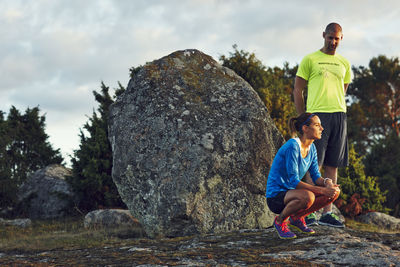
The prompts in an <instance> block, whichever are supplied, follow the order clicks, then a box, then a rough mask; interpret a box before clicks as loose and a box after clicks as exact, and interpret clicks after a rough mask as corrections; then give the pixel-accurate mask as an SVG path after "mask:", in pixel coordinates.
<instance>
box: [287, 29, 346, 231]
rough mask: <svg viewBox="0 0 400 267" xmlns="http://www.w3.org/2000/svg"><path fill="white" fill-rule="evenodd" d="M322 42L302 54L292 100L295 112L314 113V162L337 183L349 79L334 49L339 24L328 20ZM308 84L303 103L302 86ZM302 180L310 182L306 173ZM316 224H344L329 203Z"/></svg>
mask: <svg viewBox="0 0 400 267" xmlns="http://www.w3.org/2000/svg"><path fill="white" fill-rule="evenodd" d="M322 37H323V38H324V46H323V47H322V48H321V49H320V50H318V51H316V52H314V53H311V54H309V55H307V56H305V57H304V58H303V60H302V61H301V63H300V65H299V68H298V71H297V73H296V79H295V83H294V91H293V94H294V103H295V106H296V111H297V113H298V114H302V113H304V112H309V113H313V114H316V115H317V116H318V117H319V118H320V119H321V123H322V127H323V128H324V132H323V134H322V138H321V139H320V140H316V141H315V142H314V144H315V146H316V148H317V154H318V165H319V167H320V168H321V167H322V166H323V169H324V176H325V177H329V178H331V179H332V181H333V183H334V184H336V183H337V169H338V167H344V166H347V165H348V144H347V118H346V101H345V95H346V90H347V87H348V85H349V83H350V82H351V69H350V63H349V61H348V60H347V59H345V58H344V57H342V56H341V55H339V54H337V53H336V49H337V47H338V46H339V43H340V41H341V40H342V39H343V33H342V27H341V26H340V25H339V24H337V23H330V24H328V26H326V29H325V31H324V32H323V34H322ZM306 86H307V88H308V91H307V103H306V105H305V103H304V97H303V90H304V89H305V88H306ZM306 181H307V182H308V183H312V181H311V179H310V177H309V175H306ZM312 216H313V215H311V220H310V218H307V219H306V221H308V224H309V225H312V224H316V220H315V215H314V216H313V217H314V218H313V217H312ZM319 224H321V225H328V226H333V227H344V225H343V224H342V223H341V222H340V221H339V220H338V218H337V216H336V215H334V214H332V204H330V205H328V206H326V207H325V208H324V211H323V214H322V216H321V218H320V220H319Z"/></svg>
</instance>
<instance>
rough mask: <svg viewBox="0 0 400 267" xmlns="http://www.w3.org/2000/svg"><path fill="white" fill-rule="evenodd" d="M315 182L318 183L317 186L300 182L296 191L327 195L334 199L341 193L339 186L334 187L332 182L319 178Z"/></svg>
mask: <svg viewBox="0 0 400 267" xmlns="http://www.w3.org/2000/svg"><path fill="white" fill-rule="evenodd" d="M328 179H329V178H328ZM315 182H316V185H311V184H308V183H305V182H302V181H300V183H298V184H297V187H296V189H306V190H310V191H311V192H313V193H316V194H321V195H325V196H327V197H334V196H335V194H336V193H337V192H338V191H340V189H339V186H338V185H334V184H333V183H332V180H331V181H328V180H325V179H324V178H322V177H319V178H318V179H317V180H316V181H315Z"/></svg>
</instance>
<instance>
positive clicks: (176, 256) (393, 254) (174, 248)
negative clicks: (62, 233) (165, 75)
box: [0, 226, 400, 267]
mask: <svg viewBox="0 0 400 267" xmlns="http://www.w3.org/2000/svg"><path fill="white" fill-rule="evenodd" d="M313 228H314V229H315V230H316V232H317V233H316V234H315V235H311V236H308V235H303V234H300V235H299V236H298V238H296V239H293V240H282V239H279V238H278V236H277V234H276V232H275V230H274V229H272V228H269V229H257V230H241V231H233V232H229V233H223V234H208V235H200V236H187V237H184V238H182V237H179V238H172V239H168V238H161V239H144V238H140V239H127V240H123V241H120V242H119V243H118V242H116V241H115V240H113V242H112V243H110V244H103V245H100V246H99V247H90V248H85V247H76V246H73V247H71V248H66V247H64V248H59V249H52V250H48V251H15V250H11V251H1V252H0V265H1V266H314V267H315V266H357V267H359V266H378V267H385V266H400V251H399V249H400V234H399V233H397V234H396V233H393V234H381V233H370V232H365V231H357V230H352V229H349V228H344V229H334V228H331V227H323V226H315V227H313Z"/></svg>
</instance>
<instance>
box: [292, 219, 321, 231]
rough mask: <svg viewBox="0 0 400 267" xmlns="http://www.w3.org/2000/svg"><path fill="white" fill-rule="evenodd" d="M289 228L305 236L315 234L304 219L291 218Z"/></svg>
mask: <svg viewBox="0 0 400 267" xmlns="http://www.w3.org/2000/svg"><path fill="white" fill-rule="evenodd" d="M289 226H290V227H293V228H294V229H296V230H297V231H300V232H302V233H305V234H315V231H314V230H313V229H311V228H308V227H307V225H306V222H305V220H304V217H301V218H300V219H297V220H292V218H290V219H289Z"/></svg>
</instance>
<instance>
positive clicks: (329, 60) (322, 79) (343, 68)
mask: <svg viewBox="0 0 400 267" xmlns="http://www.w3.org/2000/svg"><path fill="white" fill-rule="evenodd" d="M296 75H297V76H299V77H301V78H303V79H304V80H306V81H308V85H307V87H308V93H307V105H306V107H307V108H306V109H307V112H311V113H313V112H327V113H333V112H346V101H345V98H344V97H345V93H344V84H348V83H350V82H351V70H350V62H349V61H348V60H347V59H345V58H344V57H342V56H341V55H339V54H335V55H328V54H325V53H323V52H321V51H319V50H318V51H317V52H314V53H311V54H309V55H307V56H305V57H304V58H303V60H302V61H301V63H300V65H299V68H298V70H297V73H296Z"/></svg>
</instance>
